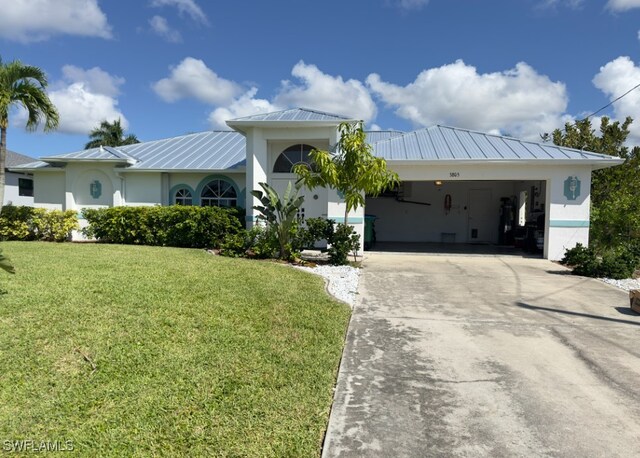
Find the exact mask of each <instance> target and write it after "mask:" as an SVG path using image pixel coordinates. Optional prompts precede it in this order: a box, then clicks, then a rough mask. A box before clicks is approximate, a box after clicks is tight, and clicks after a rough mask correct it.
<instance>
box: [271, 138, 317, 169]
mask: <svg viewBox="0 0 640 458" xmlns="http://www.w3.org/2000/svg"><path fill="white" fill-rule="evenodd" d="M313 149H315V148H314V147H313V146H309V145H303V144H299V145H293V146H290V147H289V148H287V149H286V150H284V151H283V152H282V153H280V156H278V159H276V163H275V164H274V165H273V172H274V173H293V166H294V165H298V164H306V165H307V166H308V167H311V168H313V169H314V170H315V167H314V166H313V163H312V161H311V158H310V157H309V153H310V152H311V150H313Z"/></svg>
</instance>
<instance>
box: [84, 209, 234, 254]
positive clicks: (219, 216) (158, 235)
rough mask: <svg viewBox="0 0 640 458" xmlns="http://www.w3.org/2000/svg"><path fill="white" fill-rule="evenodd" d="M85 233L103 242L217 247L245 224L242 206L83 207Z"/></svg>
mask: <svg viewBox="0 0 640 458" xmlns="http://www.w3.org/2000/svg"><path fill="white" fill-rule="evenodd" d="M82 214H83V216H84V218H85V219H86V220H87V222H88V223H89V226H88V227H86V228H85V229H83V233H84V234H85V235H86V236H87V237H91V238H95V239H97V240H99V241H102V242H110V243H123V244H136V245H159V246H175V247H188V248H218V247H219V246H220V244H221V242H222V240H223V239H224V237H225V235H226V234H235V233H237V232H239V231H240V230H242V229H243V228H244V210H242V209H235V208H219V207H196V206H182V205H173V206H168V207H159V206H158V207H111V208H101V209H85V210H83V212H82Z"/></svg>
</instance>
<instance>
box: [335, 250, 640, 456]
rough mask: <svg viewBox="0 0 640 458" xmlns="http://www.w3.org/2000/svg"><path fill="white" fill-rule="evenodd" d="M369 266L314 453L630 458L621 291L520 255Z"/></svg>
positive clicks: (637, 366) (638, 393) (634, 358)
mask: <svg viewBox="0 0 640 458" xmlns="http://www.w3.org/2000/svg"><path fill="white" fill-rule="evenodd" d="M365 265H366V268H365V270H364V274H363V277H362V278H361V287H360V294H361V296H360V299H359V303H358V304H357V305H356V308H355V310H354V315H353V318H352V322H351V325H350V329H349V333H348V337H347V346H346V349H345V353H344V358H343V361H342V365H341V369H340V375H339V378H338V387H337V392H336V399H335V403H334V406H333V410H332V413H331V419H330V422H329V429H328V432H327V437H326V440H325V447H324V450H323V456H325V457H336V456H340V457H363V456H365V457H387V456H389V457H390V456H434V457H435V456H437V457H441V456H469V457H478V456H490V457H496V456H526V457H531V456H553V457H592V456H593V457H596V456H598V457H613V456H625V457H627V456H628V457H631V456H636V457H637V456H640V316H639V315H636V314H634V313H633V312H631V311H629V309H628V305H629V300H628V295H627V293H626V292H623V291H620V290H617V289H615V288H614V287H611V286H608V285H605V284H603V283H601V282H599V281H597V280H593V279H586V278H582V277H575V276H571V275H567V271H566V270H565V269H564V268H563V267H561V266H558V265H556V264H554V263H551V262H549V261H546V260H542V259H526V258H522V257H516V256H464V255H458V256H455V255H454V256H438V255H415V254H414V255H411V254H403V255H398V254H385V253H380V254H376V253H373V254H370V255H369V256H368V258H367V259H366V261H365Z"/></svg>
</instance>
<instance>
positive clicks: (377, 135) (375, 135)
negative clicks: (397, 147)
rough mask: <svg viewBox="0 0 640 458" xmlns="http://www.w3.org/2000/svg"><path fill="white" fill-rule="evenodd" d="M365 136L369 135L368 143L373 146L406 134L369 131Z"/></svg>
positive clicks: (390, 131)
mask: <svg viewBox="0 0 640 458" xmlns="http://www.w3.org/2000/svg"><path fill="white" fill-rule="evenodd" d="M365 134H366V135H367V143H370V144H373V143H376V142H379V141H382V140H386V139H388V138H393V137H398V136H400V135H404V134H405V132H401V131H399V130H368V131H366V132H365Z"/></svg>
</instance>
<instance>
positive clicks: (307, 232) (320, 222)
mask: <svg viewBox="0 0 640 458" xmlns="http://www.w3.org/2000/svg"><path fill="white" fill-rule="evenodd" d="M304 223H305V227H301V228H300V229H299V234H298V238H299V239H300V240H301V245H302V248H314V246H315V244H316V243H317V242H319V241H320V240H327V241H328V240H330V239H331V237H332V236H333V233H334V228H333V226H334V224H335V221H333V220H331V219H324V218H308V219H306V220H305V221H304Z"/></svg>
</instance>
